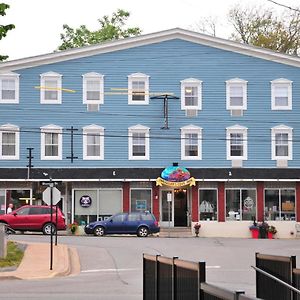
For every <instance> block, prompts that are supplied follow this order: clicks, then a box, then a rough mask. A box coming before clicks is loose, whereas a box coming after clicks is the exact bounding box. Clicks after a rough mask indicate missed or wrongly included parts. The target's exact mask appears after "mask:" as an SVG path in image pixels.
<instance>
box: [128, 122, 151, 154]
mask: <svg viewBox="0 0 300 300" xmlns="http://www.w3.org/2000/svg"><path fill="white" fill-rule="evenodd" d="M149 130H150V128H149V127H146V126H142V125H136V126H132V127H129V128H128V154H129V159H130V160H148V159H149V158H150V142H149Z"/></svg>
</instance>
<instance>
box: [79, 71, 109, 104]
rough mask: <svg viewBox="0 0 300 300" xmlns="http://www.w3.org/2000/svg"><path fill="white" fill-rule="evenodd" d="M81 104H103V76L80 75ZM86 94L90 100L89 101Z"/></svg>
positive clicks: (93, 74)
mask: <svg viewBox="0 0 300 300" xmlns="http://www.w3.org/2000/svg"><path fill="white" fill-rule="evenodd" d="M82 85H83V86H82V91H83V95H82V96H83V97H82V101H83V104H103V103H104V75H102V74H99V73H95V72H90V73H86V74H83V75H82ZM88 93H90V94H91V95H90V96H91V98H90V99H89V97H88Z"/></svg>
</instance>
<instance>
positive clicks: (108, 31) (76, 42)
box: [58, 9, 141, 50]
mask: <svg viewBox="0 0 300 300" xmlns="http://www.w3.org/2000/svg"><path fill="white" fill-rule="evenodd" d="M129 16H130V13H129V12H127V11H125V10H122V9H118V10H117V12H114V13H113V14H112V16H111V17H109V16H103V17H102V18H101V19H98V22H99V23H100V28H99V29H98V30H96V31H91V30H89V29H88V28H87V27H86V26H85V25H81V26H80V27H79V28H76V29H73V28H71V27H70V26H68V25H66V24H65V25H63V29H64V31H65V32H64V33H62V34H61V35H60V37H61V40H62V44H61V45H60V46H59V47H58V50H66V49H70V48H76V47H82V46H87V45H92V44H97V43H101V42H104V41H107V40H116V39H120V38H126V37H130V36H136V35H139V34H141V29H140V28H138V27H131V28H124V26H125V22H126V21H127V19H128V18H129Z"/></svg>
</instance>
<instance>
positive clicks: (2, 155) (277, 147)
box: [0, 29, 300, 237]
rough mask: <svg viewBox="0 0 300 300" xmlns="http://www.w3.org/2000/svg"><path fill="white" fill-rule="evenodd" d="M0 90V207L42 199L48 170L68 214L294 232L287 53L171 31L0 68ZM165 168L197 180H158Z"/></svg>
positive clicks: (243, 232) (295, 169) (299, 162)
mask: <svg viewBox="0 0 300 300" xmlns="http://www.w3.org/2000/svg"><path fill="white" fill-rule="evenodd" d="M0 91H1V94H0V108H1V109H0V120H1V124H0V129H1V130H0V209H1V210H0V213H2V214H3V213H5V209H6V207H7V205H8V203H9V202H14V204H15V206H20V205H23V204H25V203H32V204H34V203H37V204H40V203H42V202H43V199H42V198H43V197H42V195H43V194H42V193H43V190H44V189H45V187H44V186H43V185H42V183H43V182H46V181H47V180H49V178H50V176H51V178H52V179H53V181H55V182H57V188H58V189H59V190H60V192H61V195H62V197H61V201H60V202H59V205H60V206H61V207H62V209H63V211H64V212H65V214H66V215H67V217H68V221H69V222H72V221H74V220H76V221H78V222H79V223H80V224H85V223H87V222H91V221H94V220H97V219H105V218H106V217H108V216H110V215H112V214H114V213H116V212H119V211H139V210H149V211H152V212H153V213H154V214H155V216H156V217H157V219H158V220H159V222H160V224H161V226H169V225H170V226H172V227H177V226H180V227H182V226H183V227H191V228H192V227H193V226H192V225H193V224H194V223H195V222H197V221H200V222H201V223H202V225H203V226H202V227H201V230H200V235H202V236H237V237H249V236H250V232H249V225H251V224H252V222H253V220H254V219H256V220H258V221H263V220H267V221H268V223H269V224H272V225H273V224H274V225H275V226H276V228H277V229H278V237H293V234H292V232H294V229H295V224H296V222H299V221H300V203H299V201H297V199H300V144H299V137H300V123H299V113H300V59H299V58H297V57H293V56H287V55H283V54H279V53H275V52H272V51H269V50H265V49H261V48H256V47H251V46H247V45H242V44H239V43H235V42H232V41H227V40H223V39H219V38H215V37H210V36H206V35H203V34H199V33H194V32H190V31H186V30H182V29H172V30H167V31H163V32H158V33H153V34H148V35H143V36H138V37H134V38H128V39H123V40H118V41H113V42H108V43H104V44H101V45H94V46H89V47H84V48H78V49H72V50H67V51H63V52H57V53H51V54H46V55H41V56H37V57H31V58H24V59H19V60H15V61H8V62H4V63H2V64H0ZM169 166H179V168H187V169H188V171H189V172H190V175H191V176H192V177H194V179H195V182H194V184H193V185H186V186H176V185H172V184H171V185H159V184H158V182H157V178H158V177H160V176H161V173H162V172H163V170H164V169H165V168H167V167H169ZM45 174H48V175H46V176H45ZM87 203H88V205H87Z"/></svg>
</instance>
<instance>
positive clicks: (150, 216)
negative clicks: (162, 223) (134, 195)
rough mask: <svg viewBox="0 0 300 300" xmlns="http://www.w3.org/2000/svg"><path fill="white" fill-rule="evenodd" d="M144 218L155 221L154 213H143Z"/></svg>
mask: <svg viewBox="0 0 300 300" xmlns="http://www.w3.org/2000/svg"><path fill="white" fill-rule="evenodd" d="M142 220H143V221H153V220H154V218H153V215H152V214H142Z"/></svg>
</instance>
